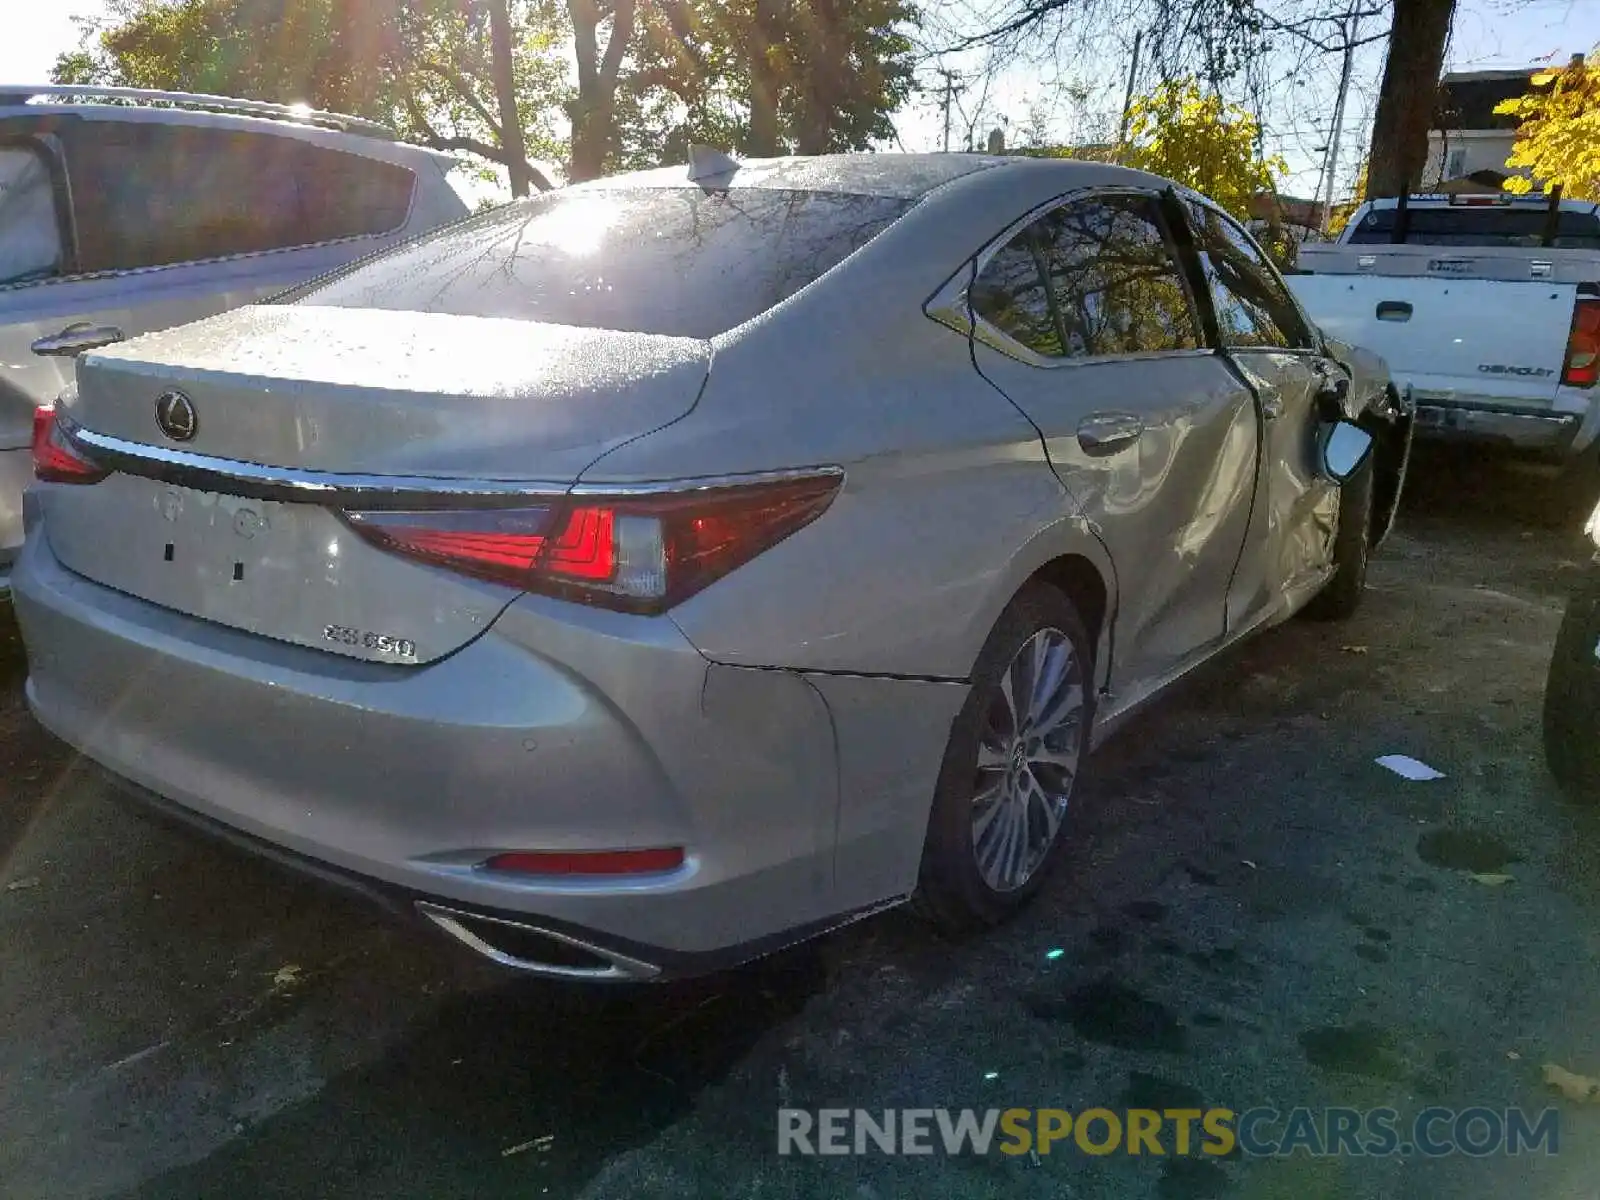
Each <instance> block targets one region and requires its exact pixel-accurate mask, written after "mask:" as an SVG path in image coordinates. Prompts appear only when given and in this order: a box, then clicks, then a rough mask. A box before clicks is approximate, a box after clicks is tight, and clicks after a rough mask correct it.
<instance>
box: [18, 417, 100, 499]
mask: <svg viewBox="0 0 1600 1200" xmlns="http://www.w3.org/2000/svg"><path fill="white" fill-rule="evenodd" d="M33 474H34V477H35V478H37V479H41V480H43V481H44V482H45V483H99V482H100V481H101V480H102V479H104V478H105V477H106V476H107V475H109V474H111V472H110V471H108V470H107V469H106V468H104V467H102V466H101V465H100V464H99V463H97V462H95V461H93V460H92V459H89V458H86V457H84V456H83V455H82V454H80V453H79V452H78V451H77V449H75V448H74V447H73V445H72V443H71V442H70V441H68V440H67V435H66V433H65V432H64V431H63V430H62V428H61V426H60V423H59V422H58V421H57V420H56V410H55V406H54V405H52V404H41V405H40V406H39V407H38V408H36V409H34V410H33Z"/></svg>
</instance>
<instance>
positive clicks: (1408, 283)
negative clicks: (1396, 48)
mask: <svg viewBox="0 0 1600 1200" xmlns="http://www.w3.org/2000/svg"><path fill="white" fill-rule="evenodd" d="M1288 282H1289V285H1290V287H1291V288H1292V289H1293V290H1294V292H1295V294H1296V295H1298V296H1299V298H1300V301H1301V303H1302V304H1303V305H1305V307H1306V309H1307V311H1308V312H1309V313H1310V314H1311V316H1312V317H1313V318H1314V319H1315V320H1316V322H1317V324H1318V325H1320V326H1321V327H1322V328H1323V329H1324V330H1326V331H1327V332H1328V333H1329V334H1330V335H1332V336H1333V337H1336V338H1338V339H1339V340H1341V341H1345V342H1350V343H1353V344H1355V345H1359V346H1363V347H1365V348H1367V349H1369V350H1373V351H1375V352H1377V353H1378V354H1381V355H1382V356H1383V357H1384V358H1385V359H1386V360H1387V361H1388V363H1389V368H1390V371H1391V372H1392V373H1393V377H1394V382H1395V384H1396V386H1397V387H1399V388H1400V390H1401V391H1402V393H1404V392H1406V391H1407V390H1408V389H1409V392H1410V395H1411V398H1412V400H1413V401H1414V403H1415V405H1416V411H1417V421H1416V428H1417V433H1418V435H1419V436H1423V437H1434V438H1451V439H1457V440H1467V441H1476V442H1481V443H1486V444H1491V445H1498V446H1501V447H1503V448H1505V449H1507V450H1514V451H1517V452H1520V453H1522V454H1523V455H1525V456H1528V457H1532V458H1536V459H1542V460H1544V461H1547V462H1551V463H1558V464H1562V465H1563V466H1565V467H1567V468H1569V469H1570V474H1571V476H1572V478H1573V483H1574V490H1575V491H1578V492H1582V493H1583V494H1582V495H1574V497H1573V500H1574V503H1578V504H1581V503H1583V502H1584V500H1588V501H1591V502H1592V500H1593V499H1594V496H1593V495H1592V493H1593V492H1594V491H1595V490H1600V445H1597V443H1596V435H1597V434H1600V388H1596V386H1595V384H1596V379H1597V376H1600V205H1596V204H1592V203H1589V202H1586V201H1583V202H1580V201H1571V200H1560V199H1554V200H1552V199H1549V198H1546V197H1543V196H1536V197H1529V198H1522V197H1511V196H1498V195H1487V196H1460V195H1425V196H1410V197H1407V198H1406V200H1405V201H1404V202H1403V203H1402V202H1401V201H1397V200H1376V201H1371V202H1369V203H1367V204H1364V205H1362V206H1361V207H1360V208H1359V209H1357V210H1356V212H1355V213H1354V214H1353V215H1352V216H1351V218H1350V222H1349V224H1347V225H1346V226H1345V229H1344V232H1343V233H1342V234H1341V235H1340V237H1339V240H1338V241H1337V242H1336V243H1333V244H1330V245H1310V244H1308V245H1305V246H1303V247H1302V248H1301V250H1300V257H1299V273H1297V274H1293V275H1290V276H1289V277H1288Z"/></svg>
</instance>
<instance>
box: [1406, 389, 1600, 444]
mask: <svg viewBox="0 0 1600 1200" xmlns="http://www.w3.org/2000/svg"><path fill="white" fill-rule="evenodd" d="M1582 425H1583V417H1582V416H1581V415H1580V414H1578V413H1562V412H1548V411H1547V412H1528V411H1526V410H1517V409H1510V408H1499V407H1488V406H1484V407H1477V406H1473V405H1470V404H1463V403H1458V402H1454V401H1450V402H1443V401H1439V400H1430V399H1427V398H1423V397H1419V398H1418V400H1417V425H1416V429H1417V436H1419V437H1423V438H1427V439H1429V440H1432V441H1455V442H1476V443H1480V444H1484V445H1495V446H1501V447H1504V448H1505V449H1507V450H1513V451H1517V452H1520V453H1525V454H1531V455H1536V456H1538V457H1541V458H1550V459H1561V458H1565V457H1566V456H1567V455H1568V454H1569V453H1570V452H1571V451H1572V449H1573V446H1574V442H1575V440H1576V439H1577V436H1578V432H1579V429H1580V428H1581V427H1582Z"/></svg>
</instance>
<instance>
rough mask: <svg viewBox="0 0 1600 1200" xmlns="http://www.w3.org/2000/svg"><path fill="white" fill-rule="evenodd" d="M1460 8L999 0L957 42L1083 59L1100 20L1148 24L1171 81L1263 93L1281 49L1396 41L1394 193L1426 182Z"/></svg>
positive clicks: (1386, 170) (1385, 110) (1373, 189)
mask: <svg viewBox="0 0 1600 1200" xmlns="http://www.w3.org/2000/svg"><path fill="white" fill-rule="evenodd" d="M951 3H952V7H955V5H956V0H951ZM1506 3H1507V4H1511V3H1515V0H1506ZM961 8H962V11H966V10H967V9H970V5H963V6H961ZM1455 8H1456V0H990V3H988V4H986V5H984V6H982V8H981V9H980V11H981V12H982V13H983V17H982V25H981V27H980V28H978V29H976V30H971V29H969V30H967V31H966V32H964V33H962V34H960V35H959V36H953V37H952V38H951V39H950V42H949V45H948V47H947V48H948V49H967V48H971V47H974V46H987V47H990V48H992V49H1003V50H1008V51H1010V50H1015V49H1016V48H1018V47H1021V46H1024V45H1027V44H1029V43H1031V44H1032V46H1033V47H1034V48H1035V49H1038V48H1040V47H1043V48H1047V49H1049V50H1051V51H1053V52H1056V51H1059V50H1060V49H1061V43H1062V40H1063V39H1064V38H1067V37H1069V36H1070V35H1071V34H1072V33H1073V32H1074V31H1078V32H1079V42H1078V45H1077V46H1076V51H1077V53H1078V54H1079V55H1080V56H1081V55H1085V54H1088V53H1092V52H1093V51H1092V50H1091V49H1090V48H1088V47H1086V46H1085V45H1084V44H1083V41H1082V37H1081V31H1082V30H1083V29H1084V28H1086V27H1088V26H1089V25H1092V24H1094V23H1096V22H1098V23H1099V25H1100V27H1101V28H1102V29H1107V28H1109V29H1127V30H1133V29H1137V30H1139V31H1140V32H1141V35H1142V37H1143V47H1144V51H1145V62H1146V64H1147V66H1146V70H1148V71H1150V72H1153V73H1154V75H1155V76H1156V78H1158V79H1160V80H1162V81H1164V82H1170V81H1172V80H1175V79H1178V78H1181V77H1182V76H1184V75H1195V76H1197V77H1198V78H1200V79H1202V80H1203V81H1205V82H1206V83H1207V84H1209V85H1210V86H1212V87H1214V88H1220V87H1222V86H1223V85H1224V84H1228V85H1230V86H1232V87H1234V88H1235V90H1236V91H1242V92H1244V93H1246V94H1251V95H1259V94H1260V93H1261V92H1262V91H1263V90H1265V88H1266V85H1267V81H1266V79H1265V78H1264V73H1265V70H1266V67H1265V64H1266V63H1268V62H1270V61H1271V58H1272V52H1273V51H1274V50H1275V49H1283V48H1290V47H1298V48H1299V50H1300V51H1301V52H1315V53H1317V54H1331V53H1333V52H1335V51H1339V50H1343V49H1344V48H1345V46H1349V47H1351V48H1355V47H1359V46H1362V45H1366V44H1367V43H1369V42H1373V41H1377V40H1380V39H1384V38H1387V39H1388V42H1389V52H1388V55H1387V58H1386V60H1385V67H1384V76H1383V82H1382V85H1381V87H1380V90H1379V95H1378V108H1377V113H1376V117H1375V121H1374V128H1373V136H1372V149H1371V163H1372V166H1371V170H1370V171H1369V173H1368V183H1369V186H1370V192H1369V195H1385V196H1392V195H1396V194H1398V193H1399V192H1401V191H1403V190H1410V189H1411V188H1413V187H1415V186H1416V185H1417V183H1418V182H1419V178H1420V175H1421V173H1422V166H1423V163H1424V161H1425V159H1426V157H1427V137H1428V129H1429V127H1430V126H1431V124H1432V118H1433V112H1434V106H1435V98H1436V95H1437V90H1438V82H1439V72H1440V68H1441V67H1442V65H1443V62H1444V50H1445V43H1446V41H1447V40H1448V38H1449V35H1450V25H1451V21H1452V19H1453V17H1454V15H1455ZM1385 14H1388V15H1389V16H1390V21H1389V26H1388V29H1387V30H1386V31H1383V32H1379V33H1374V34H1371V35H1369V36H1363V37H1359V38H1353V37H1350V36H1349V28H1350V25H1351V23H1352V22H1354V21H1356V20H1358V19H1371V18H1374V17H1380V16H1383V15H1385ZM1336 35H1342V36H1337V37H1336ZM1307 115H1308V117H1310V118H1311V119H1313V120H1316V119H1322V116H1321V114H1307Z"/></svg>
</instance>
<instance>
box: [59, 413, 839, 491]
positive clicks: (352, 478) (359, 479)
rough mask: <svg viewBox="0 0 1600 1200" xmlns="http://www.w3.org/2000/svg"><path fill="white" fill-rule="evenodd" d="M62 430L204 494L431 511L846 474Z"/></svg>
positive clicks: (118, 465)
mask: <svg viewBox="0 0 1600 1200" xmlns="http://www.w3.org/2000/svg"><path fill="white" fill-rule="evenodd" d="M57 428H58V429H59V430H60V431H61V433H62V434H63V436H65V437H66V438H67V440H68V441H69V442H71V443H72V444H73V446H75V447H76V448H77V449H78V450H80V451H81V452H83V453H84V454H86V455H88V456H89V457H90V458H92V459H94V460H95V461H96V462H98V463H99V464H100V465H101V466H105V467H109V468H111V469H112V470H114V471H121V472H122V473H123V474H125V475H138V476H142V477H144V478H147V479H157V480H160V481H161V482H162V483H170V484H174V485H175V486H178V487H189V488H194V489H196V490H197V491H204V492H227V493H230V494H231V495H236V496H245V497H248V498H250V499H253V500H282V501H285V502H288V503H291V504H321V505H325V506H329V505H337V506H339V507H341V508H354V507H360V508H365V509H369V510H373V511H378V510H389V511H425V510H427V509H430V508H446V507H448V508H461V507H463V506H464V505H467V506H471V505H474V504H477V505H481V506H483V507H485V508H504V507H510V506H513V505H516V504H521V503H526V502H527V501H529V500H550V499H556V498H559V497H562V496H566V495H568V494H571V495H575V496H619V497H627V496H655V495H661V494H663V493H669V492H670V493H673V494H677V495H682V494H684V493H689V492H708V491H716V490H718V489H721V488H730V487H739V486H741V485H743V484H752V483H782V482H785V481H787V480H802V479H839V480H841V481H842V480H843V479H844V468H843V467H837V466H814V467H788V468H783V469H781V470H773V471H752V472H749V473H748V474H737V475H708V476H698V477H692V478H688V479H662V480H652V481H649V482H644V483H602V482H593V483H580V484H576V485H574V484H568V483H559V482H554V481H548V482H547V481H543V480H528V479H464V478H453V477H445V476H439V475H363V474H346V473H344V472H341V471H313V470H308V469H302V468H298V467H274V466H268V465H267V464H264V463H253V462H245V461H243V460H241V459H232V458H216V457H213V456H212V455H208V454H197V453H195V452H194V451H192V450H174V449H170V448H168V447H166V446H152V445H149V444H148V443H145V442H130V441H127V440H125V439H123V438H118V437H112V436H111V435H109V434H104V433H95V432H94V431H92V430H88V429H84V428H83V427H82V426H79V425H75V424H73V423H72V422H71V421H70V420H68V419H67V417H66V415H65V414H61V415H60V416H58V417H57Z"/></svg>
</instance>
